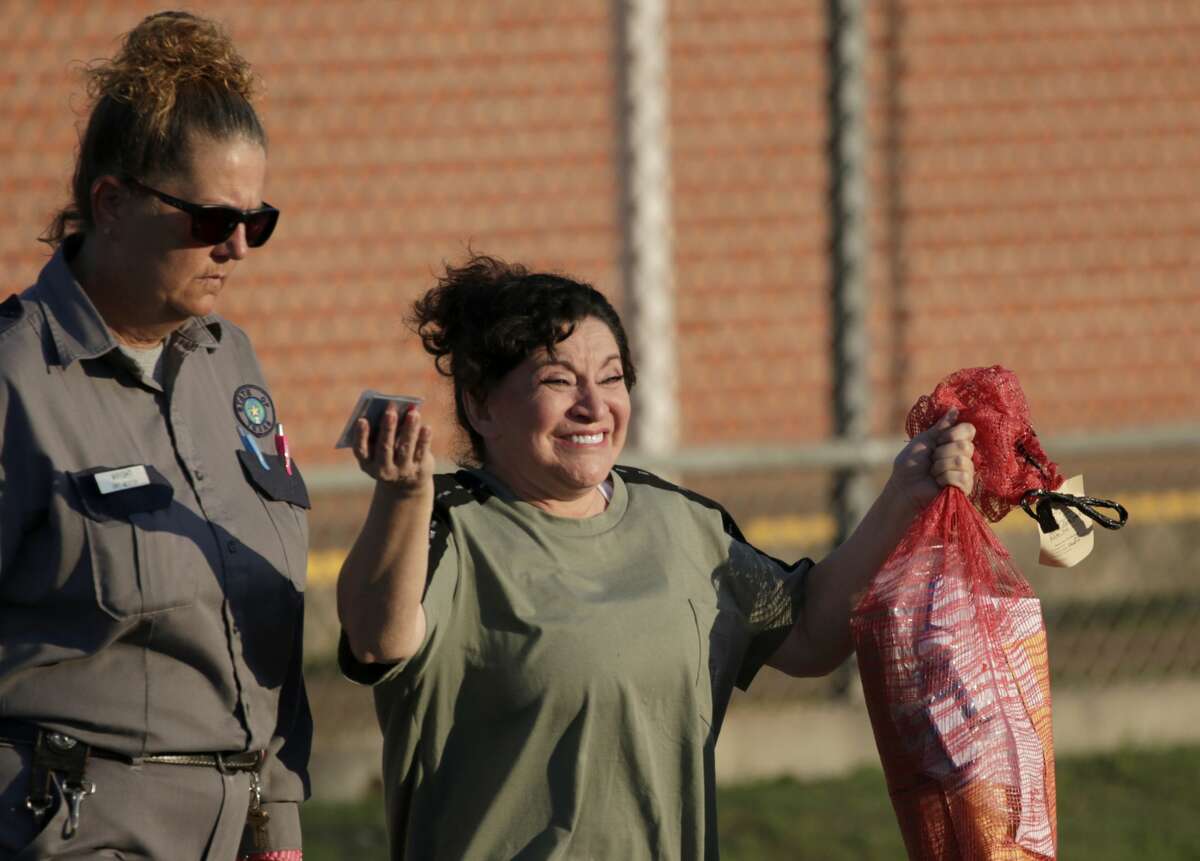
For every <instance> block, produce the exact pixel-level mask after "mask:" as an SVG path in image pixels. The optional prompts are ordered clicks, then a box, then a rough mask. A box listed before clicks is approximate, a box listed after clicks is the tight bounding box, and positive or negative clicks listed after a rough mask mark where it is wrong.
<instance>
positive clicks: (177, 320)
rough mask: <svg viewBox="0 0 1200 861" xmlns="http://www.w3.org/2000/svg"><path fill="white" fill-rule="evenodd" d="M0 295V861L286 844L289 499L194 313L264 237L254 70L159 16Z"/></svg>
mask: <svg viewBox="0 0 1200 861" xmlns="http://www.w3.org/2000/svg"><path fill="white" fill-rule="evenodd" d="M87 74H88V82H89V86H90V91H91V95H92V97H93V98H94V105H93V107H92V109H91V115H90V118H89V121H88V123H87V127H86V131H85V133H84V135H83V138H82V140H81V142H80V148H79V153H78V161H77V164H76V167H75V175H74V182H73V184H72V192H73V196H72V200H71V202H70V205H69V206H68V207H66V209H64V210H63V211H62V213H61V214H60V215H59V216H58V217H57V218H56V220H55V221H54V223H53V224H52V226H51V228H50V230H49V231H48V234H47V236H46V237H45V238H46V239H47V241H49V243H50V244H51V245H52V246H53V247H54V249H55V250H54V255H53V257H52V258H51V260H50V261H49V263H47V265H46V266H45V268H44V269H43V270H42V272H41V274H40V276H39V278H38V281H37V283H36V284H34V285H33V286H32V287H30V288H28V289H27V290H25V291H24V292H23V293H21V294H20V295H19V296H13V297H11V298H10V299H9V300H8V301H6V302H5V303H4V304H3V306H0V428H2V429H3V430H2V431H0V433H2V434H3V436H2V439H3V448H2V451H0V859H10V858H14V859H15V858H19V859H22V861H24V859H43V858H60V857H71V858H99V857H104V858H109V857H111V858H154V859H189V861H190V859H197V858H212V859H221V861H231V859H234V858H235V857H237V855H238V853H239V846H240V847H241V850H242V851H243V852H245V853H249V854H254V853H256V852H266V851H272V852H274V853H275V854H273V855H271V856H270V857H273V858H288V857H292V858H299V857H300V829H299V816H298V804H299V802H300V801H302V800H303V798H304V797H305V795H306V793H307V783H308V778H307V773H306V762H307V759H308V752H309V747H310V736H311V721H310V716H309V711H308V704H307V701H306V699H305V693H304V685H303V681H302V678H301V672H300V669H301V661H300V648H301V620H302V612H303V596H304V573H305V554H306V545H307V532H306V523H305V511H304V509H306V508H307V507H308V499H307V495H306V492H305V488H304V483H303V481H302V480H301V477H300V472H299V470H298V468H297V467H296V465H295V464H294V463H292V462H291V461H290V460H288V459H286V458H285V457H282V456H279V455H277V454H275V452H276V443H275V437H276V436H279V434H280V432H281V425H280V424H279V422H280V420H281V419H285V418H286V416H285V415H284V408H283V407H282V406H281V405H280V404H278V403H276V401H275V400H274V399H273V398H272V397H271V394H270V388H269V387H268V386H267V384H266V382H265V380H264V379H263V375H262V371H261V369H260V368H259V366H258V362H257V360H256V358H255V355H254V350H253V349H252V348H251V346H250V342H249V341H248V340H247V338H246V335H245V334H244V333H243V332H242V330H241V329H239V328H237V327H236V326H234V325H232V324H231V323H230V322H229V321H227V320H224V319H222V318H221V317H219V316H217V315H216V314H215V313H214V312H215V310H216V307H217V302H218V298H219V296H220V295H221V292H222V291H223V290H225V289H227V288H228V287H230V286H231V280H232V278H233V276H234V270H235V269H237V267H238V264H239V263H240V262H241V261H242V260H243V259H244V258H246V257H247V256H248V255H249V254H250V250H251V249H256V248H259V247H260V246H262V245H263V244H264V243H266V242H267V240H268V239H270V238H271V234H272V231H273V230H274V229H275V225H276V222H277V220H278V218H279V212H278V210H276V209H275V208H274V207H272V206H271V205H270V204H268V203H266V202H265V201H264V200H263V187H264V180H265V175H266V135H265V133H264V131H263V128H262V125H261V124H260V122H259V119H258V116H257V115H256V113H255V110H254V108H253V107H252V106H251V102H250V98H251V94H252V83H253V81H252V74H251V70H250V68H249V66H248V65H247V63H246V62H245V60H244V59H243V58H242V57H241V56H240V55H239V54H238V52H237V51H236V49H235V48H234V46H233V44H232V43H231V42H230V40H229V38H228V36H227V35H226V34H225V33H224V32H223V31H222V30H221V29H220V28H219V27H218V26H216V25H215V24H214V23H212V22H210V21H207V20H205V19H203V18H198V17H195V16H193V15H189V14H185V13H175V12H169V13H162V14H158V15H152V16H150V17H149V18H146V19H145V20H144V21H142V22H141V24H139V25H138V26H137V27H136V28H134V29H133V30H132V31H131V32H129V33H128V34H127V35H126V37H125V40H124V43H123V46H122V48H121V50H120V51H119V53H118V54H117V55H116V56H115V57H114V58H113V59H112V60H111V61H108V62H101V63H98V64H93V65H92V66H90V67H89V69H88V73H87Z"/></svg>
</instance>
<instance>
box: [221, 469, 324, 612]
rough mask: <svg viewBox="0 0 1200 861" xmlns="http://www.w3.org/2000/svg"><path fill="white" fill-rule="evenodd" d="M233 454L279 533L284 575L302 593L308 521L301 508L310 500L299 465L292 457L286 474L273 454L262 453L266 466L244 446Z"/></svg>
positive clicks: (305, 506) (305, 566)
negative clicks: (285, 573) (289, 471)
mask: <svg viewBox="0 0 1200 861" xmlns="http://www.w3.org/2000/svg"><path fill="white" fill-rule="evenodd" d="M237 456H238V460H239V461H240V462H241V464H242V470H243V471H244V472H245V473H246V479H247V480H248V481H249V482H250V485H251V486H252V487H253V488H254V489H255V490H256V491H258V497H259V499H261V500H262V503H263V507H264V508H265V509H266V510H267V514H268V515H269V516H270V518H271V522H272V523H273V524H274V526H275V531H276V532H277V533H278V535H279V543H280V545H281V547H282V550H283V555H284V558H285V559H286V560H287V568H288V577H289V579H290V580H291V581H292V583H293V584H294V585H295V587H296V589H297V590H299V591H301V592H303V591H304V583H305V579H306V578H305V574H306V571H307V554H308V521H307V519H306V517H305V515H304V512H303V511H302V510H301V509H308V508H312V503H311V502H310V501H309V498H308V487H307V486H306V485H305V484H304V477H303V476H301V475H300V468H299V467H298V466H296V461H295V460H292V462H291V467H292V470H291V473H290V474H289V473H288V470H287V468H286V467H285V466H284V463H283V458H281V457H279V456H278V455H274V454H264V455H263V459H264V460H265V461H266V462H267V466H268V467H269V469H263V467H262V464H261V463H259V461H258V458H256V457H255V456H254V455H252V454H250V453H249V452H248V451H246V450H244V449H239V450H238V453H237Z"/></svg>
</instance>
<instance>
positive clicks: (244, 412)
mask: <svg viewBox="0 0 1200 861" xmlns="http://www.w3.org/2000/svg"><path fill="white" fill-rule="evenodd" d="M233 414H234V415H235V416H237V420H238V422H240V423H241V425H242V427H244V428H245V429H246V430H248V431H250V433H252V434H254V435H255V436H266V435H267V434H269V433H270V432H271V431H273V430H275V404H273V403H271V396H270V395H268V394H267V393H266V392H265V391H264V390H263V389H261V388H259V387H258V386H249V385H247V386H239V387H238V390H237V391H236V392H234V393H233Z"/></svg>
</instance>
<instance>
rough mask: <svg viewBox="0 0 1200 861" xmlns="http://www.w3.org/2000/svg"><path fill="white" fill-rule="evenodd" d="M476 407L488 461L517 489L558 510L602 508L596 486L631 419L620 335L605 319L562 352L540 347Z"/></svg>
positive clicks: (580, 327) (580, 330)
mask: <svg viewBox="0 0 1200 861" xmlns="http://www.w3.org/2000/svg"><path fill="white" fill-rule="evenodd" d="M468 411H469V413H470V418H471V423H472V425H473V426H474V427H475V429H476V430H477V431H478V432H479V434H480V435H481V436H482V437H483V439H484V446H485V448H486V452H487V456H486V458H485V462H484V466H485V467H487V469H488V470H489V471H491V472H492V473H494V474H495V475H496V476H497V477H498V478H500V480H501V481H503V482H504V483H505V484H507V485H508V486H509V487H510V488H512V490H513V491H514V492H515V493H516V494H517V496H519V497H520V498H522V499H524V500H526V501H528V502H531V503H533V504H534V505H537V506H538V507H540V508H543V509H544V510H547V511H550V512H551V513H553V514H563V515H567V516H572V515H574V516H580V513H583V514H587V513H595V512H594V511H593V510H592V509H593V508H594V507H595V506H596V505H597V503H595V498H594V496H593V495H594V494H595V493H596V487H597V486H598V485H599V484H600V483H601V482H603V481H604V480H605V479H606V478H608V474H609V472H610V471H611V469H612V466H613V463H614V462H615V461H616V459H617V457H618V456H619V455H620V453H621V449H622V448H624V446H625V435H626V432H627V430H628V426H629V413H630V404H629V390H628V389H627V388H626V387H625V377H624V370H623V368H622V366H621V354H620V350H619V348H618V347H617V341H616V338H614V337H613V334H612V331H611V330H610V329H609V328H608V326H607V325H606V324H605V323H603V322H602V321H600V320H598V319H596V318H595V317H587V318H584V319H583V320H580V321H579V322H578V323H576V325H575V330H574V332H572V333H571V335H570V337H568V338H567V339H566V340H564V341H561V342H560V343H559V344H558V345H557V346H556V348H555V352H554V355H552V356H551V355H547V354H546V352H545V351H544V350H539V351H537V352H535V353H534V354H533V355H531V356H529V357H528V358H526V359H525V361H523V362H522V363H521V364H519V365H517V367H515V368H513V370H511V371H510V372H509V373H508V374H507V375H506V376H505V377H504V379H503V380H501V382H500V385H499V386H497V387H496V388H495V389H494V390H493V391H492V392H490V393H489V394H488V396H487V400H486V403H483V404H473V405H472V406H471V407H469V408H468ZM602 508H603V505H602V504H599V509H601V510H602Z"/></svg>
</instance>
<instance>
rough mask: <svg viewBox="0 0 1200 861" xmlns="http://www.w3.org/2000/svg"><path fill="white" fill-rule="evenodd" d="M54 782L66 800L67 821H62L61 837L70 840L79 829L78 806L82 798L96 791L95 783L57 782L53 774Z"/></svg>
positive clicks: (81, 802)
mask: <svg viewBox="0 0 1200 861" xmlns="http://www.w3.org/2000/svg"><path fill="white" fill-rule="evenodd" d="M54 782H55V783H57V784H58V789H59V791H60V792H61V793H62V796H63V799H64V800H65V801H66V802H67V821H66V822H64V823H63V839H64V840H70V839H71V838H72V837H74V836H75V832H76V831H78V830H79V808H80V806H81V805H82V804H83V799H85V798H86V797H87V796H89V795H91V794H92V793H94V792H95V791H96V784H94V783H92V782H91V781H90V780H81V781H79V782H74V781H67V782H65V783H59V780H58V775H55V776H54Z"/></svg>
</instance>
